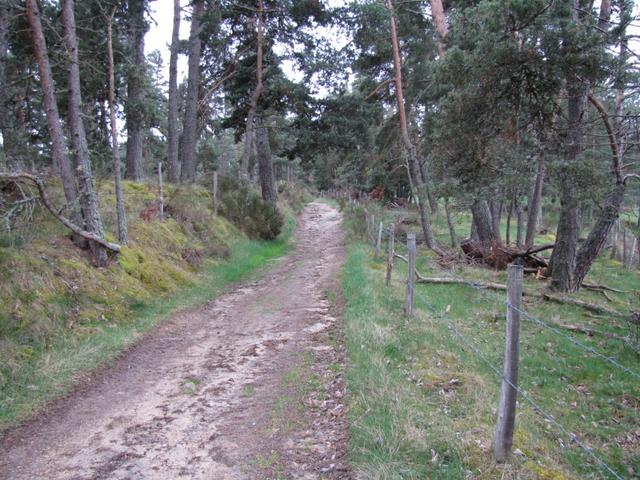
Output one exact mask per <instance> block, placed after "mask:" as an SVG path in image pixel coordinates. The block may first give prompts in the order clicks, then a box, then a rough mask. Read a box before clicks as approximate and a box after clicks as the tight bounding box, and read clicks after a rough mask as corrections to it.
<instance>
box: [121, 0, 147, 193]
mask: <svg viewBox="0 0 640 480" xmlns="http://www.w3.org/2000/svg"><path fill="white" fill-rule="evenodd" d="M144 7H145V0H129V13H128V16H129V34H128V37H129V48H130V49H131V59H130V62H131V65H130V66H129V71H128V72H127V90H128V91H127V96H128V98H127V103H126V106H125V110H126V111H125V113H126V117H127V158H126V166H125V174H124V176H125V178H128V179H130V180H136V181H138V180H140V179H142V176H143V172H142V163H143V162H142V150H143V148H144V114H143V112H144V108H143V104H144V100H145V98H144V96H145V95H144V69H145V56H144V35H145V33H146V30H147V26H146V24H145V21H144V10H145V8H144Z"/></svg>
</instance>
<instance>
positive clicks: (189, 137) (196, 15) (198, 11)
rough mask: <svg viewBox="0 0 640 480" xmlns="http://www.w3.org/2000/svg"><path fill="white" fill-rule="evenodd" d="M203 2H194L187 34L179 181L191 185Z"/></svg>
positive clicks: (193, 167)
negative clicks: (185, 96)
mask: <svg viewBox="0 0 640 480" xmlns="http://www.w3.org/2000/svg"><path fill="white" fill-rule="evenodd" d="M203 13H204V0H194V2H193V15H192V17H191V30H190V33H189V78H188V80H187V99H186V103H185V110H184V126H183V129H182V158H181V163H182V172H181V173H180V180H181V181H182V182H185V183H191V182H193V181H194V180H195V179H196V147H197V143H198V90H199V89H200V54H201V50H202V40H201V39H200V33H201V31H202V25H201V20H202V15H203Z"/></svg>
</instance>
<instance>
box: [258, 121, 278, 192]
mask: <svg viewBox="0 0 640 480" xmlns="http://www.w3.org/2000/svg"><path fill="white" fill-rule="evenodd" d="M255 134H256V152H257V155H256V156H257V160H258V175H259V176H260V187H261V189H262V199H263V200H264V201H265V202H269V203H273V204H275V203H276V202H277V201H278V189H277V187H276V181H275V178H274V175H273V163H272V161H271V146H270V145H269V128H268V127H267V125H266V124H265V121H264V118H263V116H262V115H257V116H256V127H255Z"/></svg>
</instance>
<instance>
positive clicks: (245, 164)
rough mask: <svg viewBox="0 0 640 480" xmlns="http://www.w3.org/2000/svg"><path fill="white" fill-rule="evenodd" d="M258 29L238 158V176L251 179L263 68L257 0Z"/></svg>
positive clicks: (260, 14)
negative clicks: (253, 81) (253, 77)
mask: <svg viewBox="0 0 640 480" xmlns="http://www.w3.org/2000/svg"><path fill="white" fill-rule="evenodd" d="M257 16H258V19H257V20H258V21H257V24H258V29H257V32H256V88H255V89H254V90H253V94H252V95H251V103H250V104H249V111H248V112H247V123H246V126H245V130H244V148H243V150H242V157H241V158H240V176H241V177H243V178H245V179H251V177H252V174H251V170H252V168H251V165H250V158H251V153H252V152H253V151H254V148H255V143H256V135H255V131H254V129H255V123H256V110H257V108H258V102H259V101H260V96H261V95H262V88H263V85H262V68H263V65H262V63H263V56H264V51H263V50H264V2H263V0H259V2H258V12H257Z"/></svg>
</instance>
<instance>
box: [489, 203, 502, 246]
mask: <svg viewBox="0 0 640 480" xmlns="http://www.w3.org/2000/svg"><path fill="white" fill-rule="evenodd" d="M503 205H504V202H503V200H500V201H498V200H491V202H489V209H490V211H491V229H492V230H493V236H494V238H495V240H496V241H497V242H498V243H501V242H502V235H501V234H500V223H501V221H502V209H503Z"/></svg>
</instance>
